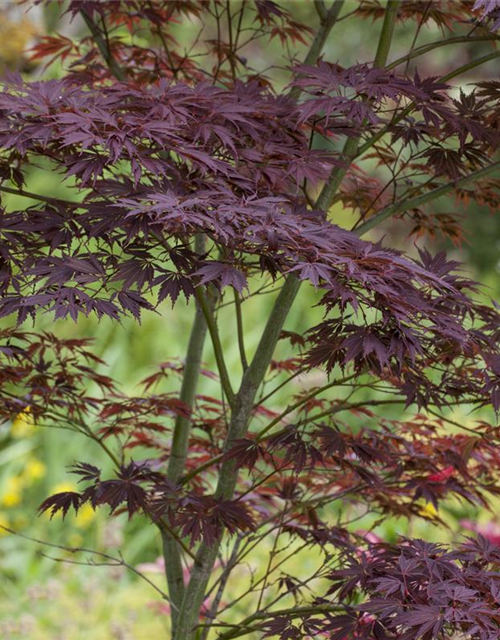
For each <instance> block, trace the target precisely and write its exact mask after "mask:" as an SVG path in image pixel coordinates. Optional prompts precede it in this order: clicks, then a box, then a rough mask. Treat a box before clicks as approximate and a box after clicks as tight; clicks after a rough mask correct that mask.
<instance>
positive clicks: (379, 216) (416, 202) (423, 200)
mask: <svg viewBox="0 0 500 640" xmlns="http://www.w3.org/2000/svg"><path fill="white" fill-rule="evenodd" d="M498 170H500V161H499V162H493V163H492V164H490V165H488V166H487V167H483V168H482V169H478V170H477V171H474V172H473V173H470V174H469V175H467V176H464V177H463V178H459V179H458V180H454V181H453V182H448V183H447V184H443V185H441V186H440V187H437V188H436V189H433V190H432V191H429V192H428V193H424V194H422V195H420V196H416V197H415V198H410V199H409V200H403V201H402V202H396V203H394V204H392V205H390V206H388V207H385V209H382V210H381V211H379V212H378V213H376V214H375V215H374V216H372V217H371V218H369V219H368V220H366V222H363V224H361V225H359V227H358V228H357V229H356V230H355V233H356V234H357V235H358V236H361V235H364V234H365V233H366V232H367V231H370V230H371V229H373V228H374V227H376V226H377V225H379V224H380V223H381V222H383V221H384V220H386V219H387V218H389V217H391V216H394V215H396V214H398V213H402V212H403V211H408V210H409V209H415V208H417V207H420V206H421V205H423V204H427V203H429V202H432V201H433V200H436V199H437V198H440V197H441V196H444V195H446V194H448V193H450V192H451V191H453V190H454V189H456V188H457V187H463V186H465V185H467V184H469V183H471V182H474V180H480V179H481V178H486V177H487V176H489V175H491V174H492V173H495V172H496V171H498Z"/></svg>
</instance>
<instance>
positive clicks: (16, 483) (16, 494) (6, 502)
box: [1, 476, 23, 507]
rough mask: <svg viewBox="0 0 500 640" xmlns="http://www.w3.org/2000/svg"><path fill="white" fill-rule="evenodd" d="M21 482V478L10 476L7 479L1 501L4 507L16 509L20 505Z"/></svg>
mask: <svg viewBox="0 0 500 640" xmlns="http://www.w3.org/2000/svg"><path fill="white" fill-rule="evenodd" d="M22 488H23V481H22V478H20V477H18V476H17V477H16V476H12V477H11V478H8V479H7V482H6V483H5V488H4V492H3V496H2V500H1V504H2V506H4V507H17V505H18V504H20V503H21V498H22Z"/></svg>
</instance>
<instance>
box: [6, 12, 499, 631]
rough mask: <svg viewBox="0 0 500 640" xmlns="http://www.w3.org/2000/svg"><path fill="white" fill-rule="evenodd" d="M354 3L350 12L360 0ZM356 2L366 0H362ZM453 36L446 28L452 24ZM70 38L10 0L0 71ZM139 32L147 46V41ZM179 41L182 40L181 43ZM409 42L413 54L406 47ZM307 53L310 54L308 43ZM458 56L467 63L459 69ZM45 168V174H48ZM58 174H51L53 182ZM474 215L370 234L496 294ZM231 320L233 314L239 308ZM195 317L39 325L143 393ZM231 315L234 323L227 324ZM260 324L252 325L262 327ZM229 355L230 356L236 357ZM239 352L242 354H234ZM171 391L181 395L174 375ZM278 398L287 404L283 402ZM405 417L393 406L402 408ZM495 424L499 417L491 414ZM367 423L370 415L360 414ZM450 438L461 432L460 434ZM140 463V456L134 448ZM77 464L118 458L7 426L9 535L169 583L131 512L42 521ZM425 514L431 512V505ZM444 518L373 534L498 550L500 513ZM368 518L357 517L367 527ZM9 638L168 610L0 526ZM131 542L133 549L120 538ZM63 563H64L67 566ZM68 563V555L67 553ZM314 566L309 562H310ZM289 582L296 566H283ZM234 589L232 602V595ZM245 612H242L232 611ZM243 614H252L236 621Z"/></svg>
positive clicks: (341, 37)
mask: <svg viewBox="0 0 500 640" xmlns="http://www.w3.org/2000/svg"><path fill="white" fill-rule="evenodd" d="M351 1H352V2H353V4H354V2H355V0H348V2H347V3H346V6H347V10H348V7H349V4H350V2H351ZM291 4H293V5H294V7H293V10H294V11H297V13H298V15H300V17H301V18H302V19H303V21H304V22H306V23H307V22H308V21H310V22H311V23H312V22H313V21H315V20H316V14H315V12H314V7H313V2H309V1H308V0H299V1H296V2H293V3H291ZM356 4H357V2H356ZM355 27H356V23H355V22H354V24H352V23H350V24H349V28H346V29H338V30H336V31H335V34H334V36H333V37H332V38H331V39H330V41H329V43H328V44H327V46H326V51H325V57H326V58H327V59H328V60H335V59H337V58H338V57H340V56H342V58H343V59H344V60H346V59H347V60H349V59H351V60H352V62H354V61H356V60H357V59H358V58H359V59H360V60H365V59H370V58H371V57H373V54H372V52H373V48H374V46H375V44H374V43H375V38H376V34H377V29H375V28H374V36H373V41H370V39H367V38H366V30H359V32H358V31H357V30H356V28H355ZM182 29H186V30H189V29H192V30H194V29H196V24H194V22H193V23H192V24H187V25H183V26H182ZM443 29H444V30H445V29H446V27H445V26H443ZM414 30H415V26H414V24H412V23H410V22H408V24H407V25H406V26H405V27H404V28H403V29H400V30H399V31H398V36H397V37H398V38H400V39H401V46H400V49H401V50H402V51H405V50H406V48H405V47H406V46H407V40H408V39H411V38H413V37H414ZM55 32H57V33H61V34H63V35H67V36H68V37H71V38H75V37H76V38H79V37H84V36H85V34H86V28H85V25H84V24H83V23H82V22H80V21H79V20H77V19H75V20H74V21H73V22H70V21H69V20H68V18H67V17H65V16H63V15H62V11H61V7H60V5H59V3H58V2H53V3H51V4H50V5H49V6H48V7H45V8H43V9H42V8H40V7H39V6H35V3H30V2H25V3H23V4H19V3H17V2H2V3H0V69H1V73H2V74H4V73H10V72H20V73H22V74H23V75H24V76H26V77H28V78H32V79H34V78H50V77H58V75H59V74H61V71H62V70H61V68H60V67H59V63H55V64H54V65H52V66H50V67H48V68H45V67H43V66H42V65H40V64H39V63H38V61H37V59H36V57H35V58H34V54H33V51H32V47H33V46H34V45H35V44H36V43H37V42H39V41H40V38H41V37H43V36H50V34H51V33H55ZM440 36H441V32H440V29H439V28H438V26H436V25H434V26H425V27H424V28H423V30H422V32H421V34H420V35H419V38H420V39H419V42H421V43H422V44H423V43H425V42H427V41H435V40H437V39H439V37H440ZM137 37H141V36H140V34H139V35H138V36H137ZM175 37H176V38H177V39H178V40H182V38H183V37H184V36H183V33H182V31H181V30H180V28H179V32H177V33H176V34H175ZM403 43H404V45H403ZM488 46H489V45H488V44H487V43H485V44H481V43H478V44H477V46H476V51H471V49H470V48H469V49H468V50H463V51H461V50H460V49H454V56H455V58H454V59H453V64H454V65H455V66H458V64H460V63H461V64H465V63H466V62H467V56H469V55H471V54H474V55H477V54H478V53H479V54H481V53H483V52H484V53H487V52H488ZM275 48H276V57H275V60H276V62H277V64H276V65H275V66H274V67H273V68H268V66H269V61H268V60H265V59H263V58H262V56H261V52H260V51H259V49H258V47H257V46H256V47H255V50H254V52H253V55H254V57H253V59H252V65H253V66H254V67H255V68H258V69H261V70H265V71H266V73H269V74H273V77H277V76H278V77H279V74H282V75H283V82H285V81H286V74H285V73H284V72H283V70H282V69H280V68H279V65H280V64H282V65H283V66H284V65H286V58H285V56H284V54H283V55H282V52H281V51H280V43H279V41H277V42H276V43H275ZM304 51H305V47H304ZM397 53H398V41H397V40H396V42H395V46H394V54H395V55H397ZM437 55H438V56H439V58H437V57H436V54H435V52H433V53H432V54H431V55H430V56H424V57H422V58H420V59H419V63H418V69H419V72H420V74H421V75H422V76H424V75H434V74H436V75H437V71H436V70H437V69H438V68H439V70H440V72H442V70H443V65H444V64H445V63H446V60H445V56H446V55H447V53H446V51H441V50H439V53H438V54H437ZM456 56H462V57H463V60H462V61H457V59H456ZM498 64H499V63H498V60H496V61H492V62H491V63H489V64H486V65H483V66H481V67H480V73H481V77H482V78H488V77H496V78H498V69H499V67H498ZM460 80H461V82H462V83H463V84H464V85H466V84H467V82H468V81H470V80H471V78H470V77H468V76H467V75H464V76H461V78H460ZM41 169H42V168H41ZM41 169H40V171H37V170H33V171H32V174H31V175H30V176H29V181H28V184H27V186H26V189H27V190H28V191H29V190H32V191H34V192H37V193H40V194H47V195H50V196H59V197H64V196H67V195H68V194H71V196H72V197H73V198H75V197H78V196H77V194H75V193H73V192H72V185H71V183H70V182H67V183H62V182H61V179H60V176H58V175H57V174H47V172H45V171H43V172H42V170H41ZM47 175H51V179H50V180H48V179H47ZM2 201H3V205H4V206H6V207H7V208H9V207H15V208H17V209H20V208H21V207H22V206H29V205H30V204H32V203H31V202H30V200H29V199H26V198H20V197H18V196H8V195H7V196H6V195H3V196H2ZM465 206H470V205H468V204H467V203H466V202H465V201H464V202H462V203H457V202H455V201H452V200H448V201H446V200H441V201H439V203H438V204H437V205H436V207H437V208H438V209H439V212H440V213H441V215H442V216H443V218H446V217H449V221H450V224H453V219H454V217H455V216H460V211H461V210H463V207H465ZM471 206H473V207H474V210H473V211H470V210H469V212H468V216H467V222H466V226H465V229H466V237H465V239H464V240H463V241H462V242H457V243H456V244H455V245H451V244H450V243H448V244H443V242H442V240H441V238H440V237H439V236H437V237H436V238H435V239H430V240H429V238H426V239H425V240H423V239H420V240H419V239H418V238H416V237H415V236H413V237H411V238H408V237H407V236H406V235H405V234H406V231H407V229H406V231H405V227H404V225H403V224H399V223H397V222H391V223H390V226H386V227H385V228H384V229H383V230H380V229H377V231H376V233H374V234H373V236H372V238H373V239H377V238H379V237H381V236H382V235H384V234H385V235H389V236H390V237H391V240H392V242H393V243H394V242H397V243H400V245H401V246H403V245H404V246H405V248H406V249H408V247H411V245H412V244H413V243H414V242H418V243H419V244H420V245H422V244H427V245H428V246H429V247H430V248H432V250H433V251H436V250H439V249H443V248H445V249H446V250H447V251H448V252H449V253H451V255H453V256H454V257H456V258H457V259H459V260H460V261H462V262H463V263H464V269H466V270H467V271H468V272H469V273H470V274H471V275H472V277H473V278H474V279H476V280H478V281H480V282H481V283H482V284H483V285H484V295H485V296H489V297H491V298H493V299H496V298H497V297H498V296H499V294H500V278H499V272H500V217H499V216H498V212H494V211H491V210H490V209H489V208H488V206H487V204H486V203H485V206H484V207H481V208H478V207H477V205H475V204H474V205H471ZM351 215H352V212H350V211H349V210H342V207H341V205H340V204H338V205H336V210H335V217H336V221H337V223H338V224H345V225H348V223H349V218H350V216H351ZM300 295H301V297H300V298H299V299H298V300H297V302H296V304H295V306H294V308H293V311H292V314H291V316H290V319H289V322H288V326H287V328H288V329H289V330H291V331H296V332H299V333H300V332H301V331H302V330H304V329H305V328H306V327H309V326H311V325H312V324H314V322H315V319H314V318H311V314H314V313H317V314H318V318H317V319H316V320H319V311H316V310H314V309H313V310H312V311H309V310H310V309H311V308H312V307H313V303H314V295H315V294H314V291H312V290H311V289H307V290H306V289H305V288H303V290H302V292H301V294H300ZM245 304H247V305H248V307H247V311H246V313H247V317H252V316H255V317H259V316H261V315H262V314H263V313H264V312H265V310H266V309H268V306H269V304H270V300H269V299H268V298H267V297H266V296H265V295H261V296H258V297H257V298H253V299H252V300H251V301H248V302H246V303H245ZM303 309H307V310H308V311H307V314H308V317H307V318H305V317H304V312H303ZM227 313H228V314H232V313H233V311H232V307H229V310H228V311H227ZM192 314H193V308H192V306H191V305H184V306H182V305H178V306H177V307H176V309H175V311H172V310H171V308H170V306H169V305H168V303H167V304H165V305H164V306H163V307H161V308H160V309H158V313H149V314H147V315H144V317H143V320H142V323H141V324H140V325H139V324H138V323H137V322H134V321H133V320H124V321H122V323H121V324H119V323H114V322H111V321H109V320H106V319H105V320H102V321H101V322H100V323H98V322H97V321H96V320H95V319H89V320H85V321H79V322H78V323H76V324H73V323H71V322H70V321H64V322H56V323H54V322H53V320H52V318H51V317H47V318H46V319H45V320H44V319H43V318H41V319H39V320H38V321H37V327H36V328H37V329H41V330H48V331H53V332H55V333H56V334H57V335H58V336H61V337H69V336H71V337H91V338H92V339H93V340H94V350H95V353H96V354H97V355H98V356H99V357H100V358H102V359H103V360H104V361H105V362H106V363H107V364H106V366H105V367H104V366H103V372H105V373H106V374H107V375H110V376H112V377H113V378H115V379H117V380H119V381H120V383H121V385H122V388H123V390H124V391H126V392H137V391H138V390H139V388H140V387H139V383H140V381H141V380H143V379H144V378H146V377H147V376H148V375H151V374H152V373H153V372H154V371H156V370H157V369H158V366H159V365H161V363H162V362H164V361H166V360H170V359H172V358H182V357H183V354H184V351H185V347H186V343H187V339H188V332H189V325H190V319H191V318H192ZM229 320H230V318H229V317H228V318H227V324H228V326H230V323H229ZM11 323H12V321H11V320H10V319H6V320H5V319H4V320H2V326H8V325H9V324H11ZM249 325H250V326H249V331H250V333H249V334H248V340H249V343H248V344H249V347H250V350H251V348H252V346H255V344H256V342H257V339H258V337H259V336H258V335H257V333H255V335H253V334H252V333H251V323H249ZM220 326H221V328H222V333H223V337H224V340H225V350H226V352H228V353H233V357H232V359H231V358H230V359H229V362H228V364H229V366H230V368H233V370H234V371H235V372H238V373H239V359H238V347H237V344H236V340H235V337H234V333H233V332H232V331H231V330H228V331H226V332H224V326H225V320H224V315H222V316H221V318H220ZM258 326H259V325H258V323H255V327H256V329H257V327H258ZM228 350H229V351H228ZM231 350H232V351H231ZM205 358H206V368H207V370H213V369H214V368H215V365H214V362H213V361H212V359H211V354H210V349H207V350H206V354H205ZM316 382H317V381H316V380H308V379H305V378H300V377H299V378H297V386H298V387H299V386H300V385H312V384H315V383H316ZM165 384H167V385H171V386H170V388H172V389H173V388H175V385H178V384H179V381H178V379H175V378H174V379H172V380H170V381H167V382H166V383H165ZM203 384H204V385H205V389H203V390H202V393H203V392H204V391H206V392H207V393H209V391H210V385H213V384H215V383H214V381H213V380H212V379H211V378H210V377H208V376H207V377H205V378H204V381H203ZM275 401H276V403H277V406H279V403H280V398H279V394H278V395H277V396H276V398H275ZM393 411H394V412H395V413H394V416H395V417H396V416H397V415H398V414H397V411H398V410H397V409H394V410H393ZM488 417H489V418H491V416H488ZM455 418H456V419H457V420H458V421H459V422H461V423H462V424H465V425H467V424H468V423H470V424H472V423H474V421H476V420H480V419H481V415H479V414H477V413H472V412H471V413H467V412H466V411H464V410H461V414H460V415H457V416H455ZM360 419H362V418H360ZM450 428H451V429H452V428H453V427H452V426H450ZM137 455H138V457H139V458H140V455H141V454H140V452H138V454H137ZM75 459H78V460H89V461H95V463H96V464H98V465H99V466H100V467H103V468H104V469H106V468H108V469H109V461H108V460H106V459H105V457H104V456H103V455H102V453H101V451H100V450H99V449H98V448H97V447H96V445H95V444H94V443H92V442H90V441H88V440H85V439H84V438H82V437H80V436H78V435H76V434H74V433H71V432H64V431H60V430H57V429H41V428H40V427H39V426H37V425H36V424H34V423H33V420H32V419H31V416H30V413H29V409H28V410H27V411H26V412H25V413H22V414H20V415H18V416H17V418H16V419H15V420H13V421H12V422H11V423H6V424H2V425H0V525H1V526H2V527H6V528H8V529H12V530H14V531H16V532H19V533H20V534H22V535H24V536H28V537H29V538H32V539H38V540H42V541H50V542H51V543H53V544H60V545H62V546H70V547H85V548H90V549H94V550H98V551H102V552H104V553H107V554H110V555H112V556H114V557H118V555H119V550H122V551H123V557H124V559H125V561H126V562H127V563H128V564H129V565H131V566H134V567H137V568H139V570H141V571H142V572H143V573H144V574H145V575H147V576H148V577H149V578H150V579H151V580H152V581H157V582H158V584H163V569H162V566H161V562H160V561H159V559H158V558H159V556H160V549H159V539H158V536H157V532H156V530H155V529H154V528H153V527H152V526H151V525H150V526H147V525H146V524H145V521H144V522H141V520H140V519H135V520H134V521H133V522H132V523H128V522H127V516H126V514H122V515H120V516H117V517H115V518H112V519H111V520H110V519H107V518H106V517H105V514H103V513H102V512H99V513H94V511H93V510H92V508H91V507H90V506H85V507H84V508H83V509H82V510H81V511H80V512H79V514H78V515H77V516H72V515H70V516H69V517H68V520H67V522H66V524H65V526H64V528H63V527H62V526H61V521H60V519H58V518H57V517H56V518H54V519H53V520H52V521H50V520H49V518H48V517H47V516H42V517H38V516H37V508H38V506H39V505H40V503H41V502H42V500H43V499H45V498H46V497H47V496H48V495H50V494H53V493H56V492H58V491H62V490H71V488H72V487H74V486H75V484H74V481H73V479H72V478H71V476H69V475H68V474H66V472H65V467H66V466H67V465H70V464H71V463H73V462H74V461H75ZM422 508H427V509H431V510H432V507H428V506H427V507H425V506H424V505H422ZM440 511H441V513H440V514H439V516H440V517H441V518H442V520H444V521H445V523H446V524H447V527H444V526H443V525H442V524H436V525H433V524H432V523H429V522H427V523H423V522H419V523H418V524H417V523H415V524H414V525H412V524H411V523H410V525H407V524H404V523H403V522H402V521H397V520H386V521H384V522H383V523H380V524H378V525H377V526H376V527H375V529H374V533H375V534H376V535H378V536H380V537H381V538H383V539H387V540H395V539H396V537H397V536H398V535H400V534H408V533H410V531H409V527H410V528H411V534H412V535H413V536H415V537H423V538H426V539H428V540H452V539H454V538H455V539H456V538H457V537H459V536H461V535H462V534H464V533H466V532H467V531H468V530H471V529H472V530H473V529H481V530H482V531H483V532H485V533H487V534H488V535H489V536H490V538H492V539H495V540H497V541H498V544H499V545H500V520H498V519H497V518H498V516H497V515H496V514H495V513H487V512H481V511H477V510H474V509H473V508H472V507H470V506H467V505H464V504H461V503H453V502H449V503H447V504H446V505H444V506H443V507H442V508H441V509H440ZM371 524H372V523H364V522H362V521H360V522H359V523H358V525H357V526H359V528H360V529H362V528H363V527H368V526H370V525H371ZM0 536H1V537H0V573H1V580H0V637H1V638H6V639H12V640H14V639H18V638H19V639H20V638H23V639H26V638H29V639H32V640H46V639H47V640H48V639H50V640H80V639H82V640H83V639H84V638H85V639H87V638H91V639H92V640H111V639H116V640H129V639H130V640H132V639H137V640H140V639H142V638H144V639H146V638H160V637H162V634H163V632H164V629H165V625H166V619H167V617H166V615H165V612H166V609H165V607H166V605H165V603H163V602H162V601H161V599H160V598H159V597H157V595H156V594H155V592H154V590H152V589H151V587H150V586H149V585H148V584H147V583H146V582H145V581H144V580H141V579H140V578H138V577H137V576H136V575H135V574H134V573H133V572H131V571H130V570H128V569H126V568H124V567H113V566H91V565H92V563H95V564H99V562H100V560H99V558H96V557H92V556H91V555H89V554H85V553H81V554H78V556H77V557H76V556H75V557H74V558H73V560H76V561H77V562H82V563H83V564H71V563H68V562H67V559H68V555H67V553H64V552H63V551H59V550H58V549H50V548H48V547H46V546H44V545H41V544H39V543H37V542H35V541H33V540H28V539H26V538H23V537H21V536H19V535H13V534H12V533H9V532H8V531H6V530H5V529H1V530H0ZM124 540H125V542H124ZM63 556H64V558H65V560H66V561H65V562H61V561H60V560H61V558H62V557H63ZM70 560H71V558H70ZM313 561H314V559H313V558H312V559H311V562H313ZM286 569H287V571H288V572H289V573H292V574H293V561H292V560H291V561H289V563H288V564H287V567H286ZM252 570H255V571H258V570H259V554H258V552H256V553H255V554H254V555H253V556H252V558H251V559H250V560H249V564H248V565H242V567H241V574H242V576H241V577H242V581H243V582H244V580H245V579H246V577H248V574H247V572H250V571H252ZM235 595H236V594H229V596H230V597H235ZM234 612H235V614H237V613H238V610H237V607H236V608H235V609H234ZM239 613H243V615H244V612H239Z"/></svg>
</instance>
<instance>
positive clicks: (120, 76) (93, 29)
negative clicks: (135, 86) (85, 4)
mask: <svg viewBox="0 0 500 640" xmlns="http://www.w3.org/2000/svg"><path fill="white" fill-rule="evenodd" d="M80 13H81V16H82V18H83V19H84V21H85V24H86V25H87V27H88V29H89V31H90V33H91V34H92V36H93V38H94V40H95V42H96V44H97V48H98V49H99V51H100V53H101V55H102V57H103V58H104V61H105V62H106V64H107V66H108V69H109V70H110V71H111V73H112V74H113V75H114V77H115V78H116V79H117V80H119V81H120V82H126V81H127V75H126V74H125V72H124V71H123V69H122V68H121V67H120V65H119V64H118V62H117V61H116V60H115V58H114V57H113V54H112V53H111V50H110V48H109V45H108V43H107V42H106V40H105V39H104V38H103V37H102V32H101V30H100V29H99V27H98V26H97V25H96V23H95V22H94V21H93V20H92V18H91V17H90V15H89V14H88V13H87V11H85V10H84V9H82V10H81V11H80Z"/></svg>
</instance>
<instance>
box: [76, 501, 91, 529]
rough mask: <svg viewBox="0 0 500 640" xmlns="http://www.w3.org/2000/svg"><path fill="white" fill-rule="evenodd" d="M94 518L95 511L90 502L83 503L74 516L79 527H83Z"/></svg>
mask: <svg viewBox="0 0 500 640" xmlns="http://www.w3.org/2000/svg"><path fill="white" fill-rule="evenodd" d="M94 518H95V511H94V510H93V509H92V507H91V506H90V504H84V505H83V506H82V507H81V509H80V510H79V511H78V514H77V515H76V518H75V524H76V526H77V527H78V528H79V529H85V528H86V527H88V526H89V524H90V523H91V522H92V520H93V519H94Z"/></svg>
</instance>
